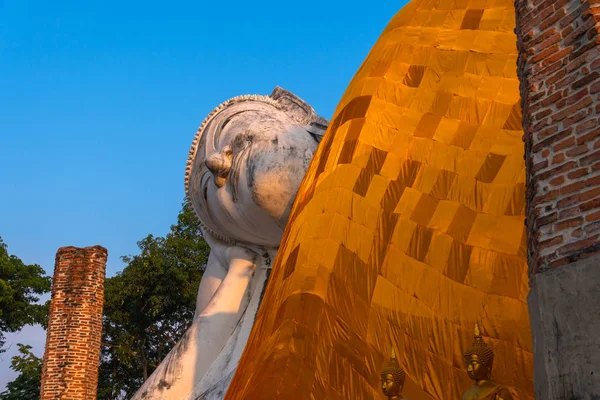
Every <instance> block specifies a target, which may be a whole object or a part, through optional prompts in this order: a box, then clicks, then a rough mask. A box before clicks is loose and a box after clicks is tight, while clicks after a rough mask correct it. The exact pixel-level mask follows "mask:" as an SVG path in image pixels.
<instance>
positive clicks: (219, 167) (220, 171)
mask: <svg viewBox="0 0 600 400" xmlns="http://www.w3.org/2000/svg"><path fill="white" fill-rule="evenodd" d="M204 163H205V164H206V168H208V169H209V170H210V172H212V174H213V175H214V177H215V184H216V185H217V186H218V187H221V186H223V185H224V184H225V179H226V178H227V175H229V170H230V169H231V161H230V160H229V157H227V155H225V154H222V153H212V154H211V155H209V156H208V157H207V158H206V161H204Z"/></svg>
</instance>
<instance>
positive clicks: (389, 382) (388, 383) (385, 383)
mask: <svg viewBox="0 0 600 400" xmlns="http://www.w3.org/2000/svg"><path fill="white" fill-rule="evenodd" d="M381 391H382V392H383V394H384V395H386V396H387V397H390V396H399V395H400V392H401V391H402V386H400V385H399V384H398V382H396V381H395V380H394V375H392V374H385V375H382V376H381Z"/></svg>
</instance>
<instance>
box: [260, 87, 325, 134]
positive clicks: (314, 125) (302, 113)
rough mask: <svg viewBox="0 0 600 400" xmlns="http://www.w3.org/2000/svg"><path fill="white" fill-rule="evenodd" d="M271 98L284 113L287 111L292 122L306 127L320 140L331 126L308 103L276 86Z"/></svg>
mask: <svg viewBox="0 0 600 400" xmlns="http://www.w3.org/2000/svg"><path fill="white" fill-rule="evenodd" d="M269 97H271V98H272V99H273V100H275V101H277V102H278V103H279V104H280V105H281V107H282V109H283V111H285V113H286V114H287V115H288V116H289V117H290V118H292V120H294V121H295V122H297V123H298V124H300V125H304V126H305V127H306V130H307V131H309V132H310V133H311V134H313V135H314V136H317V137H318V139H320V137H321V136H323V133H325V130H326V129H327V126H328V125H329V121H328V120H327V119H325V118H323V117H321V116H319V115H317V113H316V112H315V110H314V109H313V108H312V107H311V106H310V105H309V104H308V103H307V102H305V101H304V100H302V99H301V98H300V97H298V96H296V95H295V94H293V93H292V92H290V91H287V90H285V89H283V88H280V87H279V86H276V87H275V89H273V92H272V93H271V95H270V96H269ZM318 141H320V140H318Z"/></svg>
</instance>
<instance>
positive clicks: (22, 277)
mask: <svg viewBox="0 0 600 400" xmlns="http://www.w3.org/2000/svg"><path fill="white" fill-rule="evenodd" d="M50 283H51V278H50V277H49V276H44V270H43V269H42V267H40V266H39V265H35V264H33V265H26V264H25V263H23V261H21V259H19V258H18V257H16V256H14V255H10V254H8V247H7V246H6V244H4V242H3V241H2V238H0V353H2V352H4V351H5V350H4V348H3V347H4V343H5V341H6V338H5V336H4V333H6V332H17V331H19V330H21V328H23V326H25V325H30V324H41V325H42V326H44V327H46V324H47V323H48V306H49V302H47V303H46V304H37V302H38V301H39V295H42V294H44V293H46V292H48V291H49V290H50Z"/></svg>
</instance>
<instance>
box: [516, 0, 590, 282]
mask: <svg viewBox="0 0 600 400" xmlns="http://www.w3.org/2000/svg"><path fill="white" fill-rule="evenodd" d="M515 8H516V15H517V35H518V36H519V41H518V48H519V61H518V70H519V78H520V80H521V97H522V105H523V128H524V131H525V136H524V141H525V146H526V151H525V153H526V165H527V228H528V237H529V243H528V251H529V254H528V257H529V267H530V274H532V275H533V274H536V273H539V272H543V271H545V270H548V269H550V268H552V267H558V266H562V265H565V264H568V263H570V262H573V261H577V260H578V259H580V258H585V257H589V256H591V255H593V254H595V253H598V252H600V246H599V245H598V238H599V236H600V126H599V125H600V124H599V119H598V117H599V115H600V57H599V45H598V43H599V41H598V40H599V36H598V30H599V27H600V24H599V22H600V1H599V0H588V1H581V0H556V1H554V0H529V1H526V0H516V1H515Z"/></svg>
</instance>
